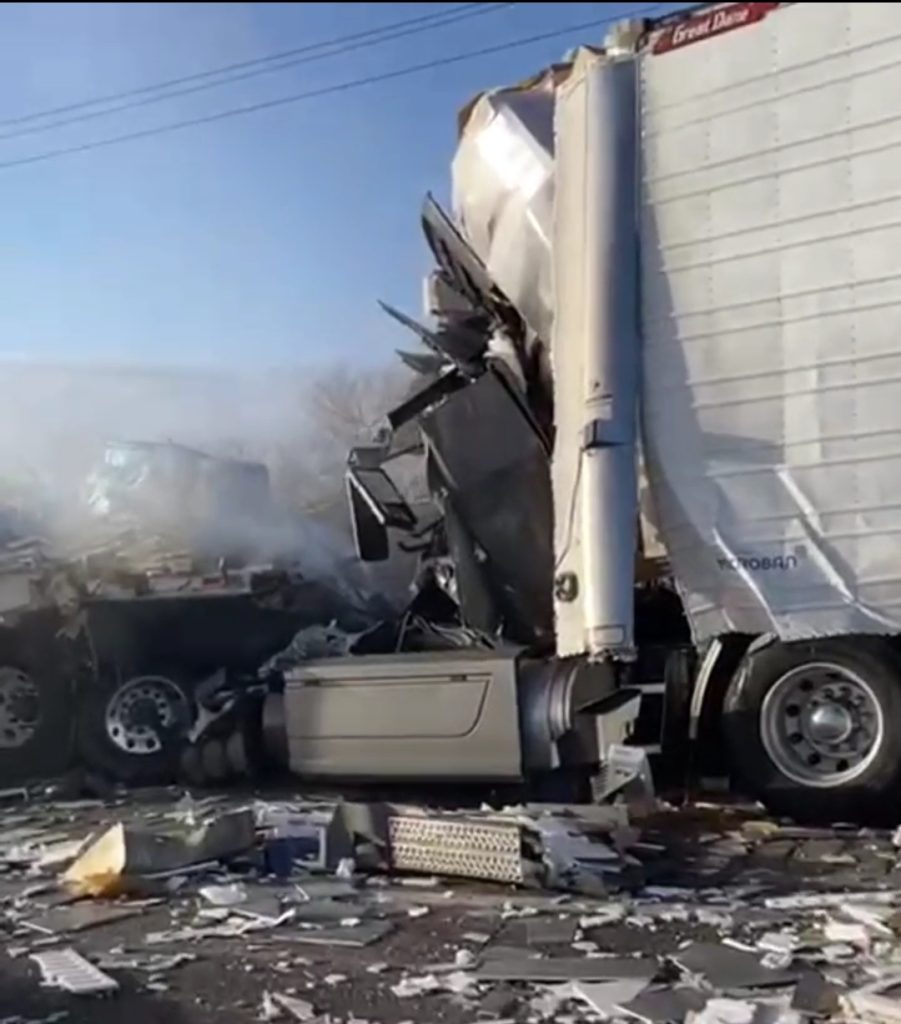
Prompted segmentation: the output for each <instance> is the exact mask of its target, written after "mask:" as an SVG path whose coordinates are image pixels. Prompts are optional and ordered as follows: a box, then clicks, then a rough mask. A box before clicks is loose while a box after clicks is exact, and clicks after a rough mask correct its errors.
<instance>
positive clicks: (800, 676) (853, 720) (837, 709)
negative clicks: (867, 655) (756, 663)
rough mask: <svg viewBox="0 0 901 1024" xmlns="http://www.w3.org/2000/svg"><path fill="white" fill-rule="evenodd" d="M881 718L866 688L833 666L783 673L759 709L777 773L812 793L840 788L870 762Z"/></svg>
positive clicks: (879, 739) (854, 676)
mask: <svg viewBox="0 0 901 1024" xmlns="http://www.w3.org/2000/svg"><path fill="white" fill-rule="evenodd" d="M884 735H885V719H884V716H883V713H882V708H881V707H880V704H879V701H878V699H877V698H876V694H875V693H874V691H873V689H872V687H871V686H870V684H869V683H868V682H867V681H866V680H865V679H864V678H862V677H861V676H859V675H858V674H857V673H856V672H853V671H852V670H851V669H849V668H846V667H845V666H843V665H837V664H835V663H834V662H826V661H821V662H811V663H809V664H806V665H800V666H798V667H797V668H794V669H792V670H791V671H790V672H786V673H785V675H783V676H782V677H781V678H779V679H777V680H776V682H775V683H774V685H773V686H772V687H771V688H770V690H769V692H768V693H767V695H766V697H765V699H764V701H763V704H762V705H761V709H760V736H761V740H762V741H763V746H764V749H765V750H766V752H767V755H768V756H769V758H770V760H771V761H772V762H773V764H774V765H775V766H776V767H777V768H778V769H779V771H780V772H781V773H782V774H783V775H785V776H786V777H787V778H789V779H791V780H792V781H793V782H797V783H798V784H800V785H802V786H810V787H813V788H816V789H829V788H832V787H835V786H844V785H847V784H848V783H849V782H853V781H854V780H855V779H857V778H859V777H860V776H861V775H862V774H863V773H864V772H865V771H866V770H867V769H868V768H869V767H870V765H871V764H872V763H873V760H874V758H875V757H876V755H877V754H878V753H879V749H880V747H881V745H882V741H883V738H884Z"/></svg>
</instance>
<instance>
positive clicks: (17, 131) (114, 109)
mask: <svg viewBox="0 0 901 1024" xmlns="http://www.w3.org/2000/svg"><path fill="white" fill-rule="evenodd" d="M466 6H467V8H469V7H476V8H478V9H477V10H471V9H467V10H465V11H458V12H456V13H453V12H451V13H447V14H446V16H444V17H442V18H438V17H436V16H435V15H432V19H433V20H431V21H429V22H427V23H426V24H416V25H412V26H408V27H406V28H402V29H399V30H397V31H394V32H387V31H385V32H383V34H382V35H380V36H378V37H377V38H374V39H373V38H366V39H360V40H357V41H355V42H349V43H347V44H345V45H342V46H339V47H334V48H333V49H330V50H317V51H316V52H314V53H307V54H305V55H303V56H300V57H295V58H293V59H291V60H285V61H283V62H282V63H280V64H267V65H266V66H264V67H254V68H251V69H250V70H249V71H244V72H242V73H241V74H234V75H229V76H227V77H224V78H219V79H217V80H216V81H212V82H210V81H203V82H199V83H197V84H195V85H189V86H186V87H185V88H181V89H173V90H171V91H170V92H162V93H159V94H158V95H149V96H147V95H143V96H140V97H133V98H131V99H126V100H125V102H123V103H119V104H116V105H114V106H107V107H103V108H102V109H100V110H86V111H83V112H82V113H77V114H72V115H70V116H67V117H63V118H60V119H58V120H55V121H47V122H44V123H41V124H26V125H25V126H24V127H17V128H14V129H13V130H12V131H7V132H0V142H2V141H3V140H4V139H17V138H21V137H22V136H25V135H39V134H41V133H43V132H49V131H53V130H54V129H56V128H65V127H68V126H69V125H71V124H79V123H81V122H84V121H93V120H96V119H97V118H100V117H109V116H110V115H112V114H118V113H121V112H122V111H123V110H133V109H135V108H137V107H146V106H150V105H152V104H155V103H165V102H166V101H168V100H171V99H177V98H178V97H180V96H189V95H192V94H194V93H198V92H206V91H208V90H210V89H218V88H220V87H222V86H227V85H233V84H234V83H235V82H243V81H246V80H247V79H250V78H257V77H259V76H260V75H272V74H277V73H278V72H280V71H284V70H286V69H287V68H294V67H298V66H300V65H302V64H312V63H313V62H315V61H320V60H328V59H329V58H330V57H340V56H342V55H343V54H346V53H352V52H354V51H356V50H364V49H368V48H369V47H372V46H378V45H380V44H382V43H388V42H391V41H392V40H394V39H403V38H406V37H407V36H412V35H419V34H421V33H423V32H431V31H433V30H435V29H438V28H444V26H446V25H454V24H456V23H457V22H460V21H468V20H470V19H472V18H480V17H483V16H484V15H486V14H494V13H496V12H498V11H502V10H509V9H510V8H512V7H516V6H517V5H516V4H515V3H496V4H474V5H466ZM322 45H325V44H322ZM270 59H272V58H260V60H270ZM201 74H203V75H209V74H212V72H202V73H201ZM152 88H154V87H153V86H147V87H145V89H144V90H142V91H147V90H149V89H152ZM85 105H90V104H85ZM18 121H21V118H20V119H18ZM8 123H9V122H5V121H0V126H2V125H4V124H8Z"/></svg>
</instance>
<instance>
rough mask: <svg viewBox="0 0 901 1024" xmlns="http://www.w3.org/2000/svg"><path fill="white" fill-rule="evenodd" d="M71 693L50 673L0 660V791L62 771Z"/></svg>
mask: <svg viewBox="0 0 901 1024" xmlns="http://www.w3.org/2000/svg"><path fill="white" fill-rule="evenodd" d="M71 751H72V728H71V692H70V689H69V687H68V686H67V685H66V684H65V682H64V681H63V680H62V679H60V678H59V677H58V675H57V674H55V673H54V672H53V671H52V669H50V668H46V667H45V668H44V670H43V671H39V670H38V669H37V668H26V667H25V666H24V665H22V664H14V663H10V662H7V661H5V660H4V661H0V780H2V781H0V786H3V785H8V784H10V783H14V782H21V781H25V780H28V779H33V778H39V777H41V776H47V775H53V774H55V773H56V772H60V771H63V770H65V768H66V767H67V766H68V761H69V757H70V755H71Z"/></svg>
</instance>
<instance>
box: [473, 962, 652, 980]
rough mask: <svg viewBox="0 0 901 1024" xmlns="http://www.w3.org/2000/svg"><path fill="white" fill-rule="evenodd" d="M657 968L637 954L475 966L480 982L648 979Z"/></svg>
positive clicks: (483, 963)
mask: <svg viewBox="0 0 901 1024" xmlns="http://www.w3.org/2000/svg"><path fill="white" fill-rule="evenodd" d="M658 970H659V964H658V963H657V961H656V960H650V959H643V958H640V957H605V956H604V957H581V958H576V957H572V958H571V957H548V958H546V959H537V958H530V957H526V956H519V957H514V958H511V959H510V960H501V959H499V958H494V957H492V958H490V959H488V960H485V961H483V962H482V963H481V964H480V965H479V967H477V968H476V971H475V976H476V978H477V979H478V980H479V981H533V982H549V981H573V980H582V981H623V980H626V979H639V978H641V979H644V980H645V981H650V980H651V978H653V977H654V975H655V974H656V973H657V971H658Z"/></svg>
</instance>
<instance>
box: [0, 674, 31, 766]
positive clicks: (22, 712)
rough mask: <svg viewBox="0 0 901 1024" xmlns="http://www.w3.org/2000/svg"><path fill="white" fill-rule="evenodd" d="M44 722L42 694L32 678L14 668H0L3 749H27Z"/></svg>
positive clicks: (0, 724)
mask: <svg viewBox="0 0 901 1024" xmlns="http://www.w3.org/2000/svg"><path fill="white" fill-rule="evenodd" d="M40 718H41V702H40V693H39V692H38V688H37V686H36V685H35V683H34V680H32V678H31V676H29V675H28V674H27V673H26V672H23V671H22V670H21V669H19V668H13V667H12V666H10V665H3V666H2V667H0V749H2V750H14V749H16V748H18V747H23V746H25V744H26V743H28V741H29V740H30V739H31V738H32V737H33V736H34V734H35V733H36V732H37V728H38V725H39V724H40Z"/></svg>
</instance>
